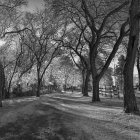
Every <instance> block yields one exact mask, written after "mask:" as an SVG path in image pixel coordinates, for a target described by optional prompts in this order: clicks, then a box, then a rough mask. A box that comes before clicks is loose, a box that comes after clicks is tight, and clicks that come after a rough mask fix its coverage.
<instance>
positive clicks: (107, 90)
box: [99, 87, 120, 98]
mask: <svg viewBox="0 0 140 140" xmlns="http://www.w3.org/2000/svg"><path fill="white" fill-rule="evenodd" d="M99 92H100V94H101V95H102V96H109V97H110V98H112V97H113V96H117V97H118V98H120V96H119V90H118V89H114V88H113V87H104V88H99Z"/></svg>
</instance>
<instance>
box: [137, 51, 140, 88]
mask: <svg viewBox="0 0 140 140" xmlns="http://www.w3.org/2000/svg"><path fill="white" fill-rule="evenodd" d="M137 70H138V77H139V87H138V89H139V90H140V52H139V49H138V50H137Z"/></svg>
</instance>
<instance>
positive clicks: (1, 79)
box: [0, 62, 5, 107]
mask: <svg viewBox="0 0 140 140" xmlns="http://www.w3.org/2000/svg"><path fill="white" fill-rule="evenodd" d="M4 84H5V75H4V68H3V65H2V63H1V62H0V107H2V96H3V87H4Z"/></svg>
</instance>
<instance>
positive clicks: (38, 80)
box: [36, 62, 42, 97]
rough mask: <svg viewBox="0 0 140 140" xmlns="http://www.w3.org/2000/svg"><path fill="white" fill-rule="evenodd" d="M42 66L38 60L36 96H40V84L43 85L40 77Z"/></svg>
mask: <svg viewBox="0 0 140 140" xmlns="http://www.w3.org/2000/svg"><path fill="white" fill-rule="evenodd" d="M40 68H41V64H40V63H39V62H38V64H37V91H36V97H40V86H41V80H42V79H41V78H40Z"/></svg>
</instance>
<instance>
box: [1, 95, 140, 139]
mask: <svg viewBox="0 0 140 140" xmlns="http://www.w3.org/2000/svg"><path fill="white" fill-rule="evenodd" d="M101 100H102V102H101V103H91V98H90V97H82V95H81V94H80V93H66V94H65V93H64V94H49V95H48V94H47V95H42V96H41V97H39V98H36V97H26V98H17V99H11V100H5V101H4V102H3V105H4V107H3V108H1V109H0V140H140V116H139V115H132V114H125V113H124V112H123V108H122V106H123V103H122V100H121V99H117V98H113V99H110V98H103V97H102V98H101ZM138 104H140V102H139V99H138Z"/></svg>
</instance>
